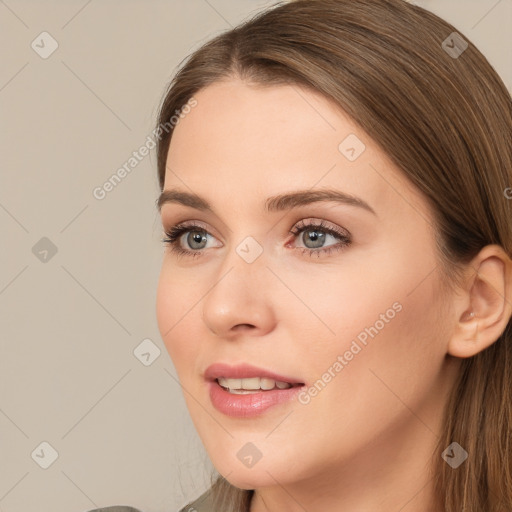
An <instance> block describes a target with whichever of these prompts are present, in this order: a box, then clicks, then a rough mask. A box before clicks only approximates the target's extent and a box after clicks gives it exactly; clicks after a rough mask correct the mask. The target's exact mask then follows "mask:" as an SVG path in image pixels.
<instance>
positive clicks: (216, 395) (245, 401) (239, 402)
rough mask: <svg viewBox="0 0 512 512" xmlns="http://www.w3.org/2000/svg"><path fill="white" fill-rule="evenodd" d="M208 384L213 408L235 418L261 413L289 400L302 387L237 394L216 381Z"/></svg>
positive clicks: (250, 416)
mask: <svg viewBox="0 0 512 512" xmlns="http://www.w3.org/2000/svg"><path fill="white" fill-rule="evenodd" d="M209 385H210V400H211V401H212V404H213V406H214V407H215V409H217V410H218V411H220V412H221V413H222V414H225V415H226V416H233V417H236V418H253V417H254V416H258V415H260V414H263V413H264V412H265V411H266V410H267V409H269V408H270V407H272V406H274V405H278V404H282V403H285V402H289V401H291V400H292V398H293V397H294V396H295V395H296V394H297V393H298V392H299V391H300V390H301V388H302V386H293V387H291V388H287V389H272V390H270V391H261V392H257V393H247V394H243V395H238V394H234V393H230V392H229V391H226V390H225V389H224V388H223V387H221V386H220V385H219V383H218V382H217V381H213V382H210V383H209Z"/></svg>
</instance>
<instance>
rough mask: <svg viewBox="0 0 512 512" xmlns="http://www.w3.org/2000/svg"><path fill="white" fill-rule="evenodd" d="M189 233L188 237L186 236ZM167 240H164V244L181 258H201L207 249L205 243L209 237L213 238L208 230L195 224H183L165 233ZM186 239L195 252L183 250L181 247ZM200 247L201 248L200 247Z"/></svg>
mask: <svg viewBox="0 0 512 512" xmlns="http://www.w3.org/2000/svg"><path fill="white" fill-rule="evenodd" d="M186 233H188V235H187V236H186V237H184V236H183V235H185V234H186ZM165 235H166V236H167V238H164V239H162V242H163V243H164V244H167V245H168V246H169V247H170V248H171V251H172V252H174V253H175V254H177V255H179V256H192V257H195V256H200V255H201V254H202V253H201V250H202V249H205V248H206V247H205V245H204V244H205V242H206V241H207V237H208V236H211V235H210V233H208V231H206V229H204V228H203V227H201V226H199V225H198V224H194V223H183V224H179V225H177V226H173V227H172V228H171V229H170V230H169V231H166V232H165ZM182 238H185V239H186V241H187V244H190V245H189V247H192V248H193V249H195V250H191V251H190V250H187V249H183V247H182V246H181V239H182ZM198 246H199V247H198Z"/></svg>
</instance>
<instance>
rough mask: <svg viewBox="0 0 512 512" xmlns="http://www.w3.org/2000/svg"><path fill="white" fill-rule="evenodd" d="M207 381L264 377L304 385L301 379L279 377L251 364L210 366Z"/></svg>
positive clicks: (206, 376)
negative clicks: (221, 378)
mask: <svg viewBox="0 0 512 512" xmlns="http://www.w3.org/2000/svg"><path fill="white" fill-rule="evenodd" d="M204 377H205V379H206V380H210V381H214V380H216V379H218V378H219V377H224V378H226V379H250V378H251V377H264V378H267V379H273V380H275V381H279V382H288V383H290V384H304V382H302V381H301V380H300V379H296V378H294V377H288V376H286V375H279V374H278V373H275V372H272V371H269V370H265V369H264V368H258V367H256V366H252V365H250V364H237V365H233V366H232V365H229V364H226V363H215V364H212V365H211V366H208V368H207V369H206V371H205V373H204Z"/></svg>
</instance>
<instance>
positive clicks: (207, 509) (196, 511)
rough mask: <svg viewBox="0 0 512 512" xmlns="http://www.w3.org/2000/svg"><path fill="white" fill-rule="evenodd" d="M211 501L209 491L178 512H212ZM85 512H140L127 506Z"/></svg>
mask: <svg viewBox="0 0 512 512" xmlns="http://www.w3.org/2000/svg"><path fill="white" fill-rule="evenodd" d="M212 507H213V505H212V499H211V496H210V493H209V491H206V492H205V493H204V494H202V495H201V496H199V498H197V500H195V501H193V502H192V503H189V504H188V505H185V506H184V507H183V508H182V509H180V510H179V512H213V508H212ZM87 512H141V511H140V510H139V509H137V508H133V507H129V506H127V505H124V506H123V505H115V506H113V507H103V508H95V509H93V510H88V511H87Z"/></svg>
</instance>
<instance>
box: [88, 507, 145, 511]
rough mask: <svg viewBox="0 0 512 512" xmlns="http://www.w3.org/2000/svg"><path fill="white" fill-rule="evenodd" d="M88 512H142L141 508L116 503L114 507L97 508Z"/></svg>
mask: <svg viewBox="0 0 512 512" xmlns="http://www.w3.org/2000/svg"><path fill="white" fill-rule="evenodd" d="M87 512H140V510H139V509H137V508H133V507H128V506H123V505H114V506H112V507H102V508H95V509H92V510H88V511H87Z"/></svg>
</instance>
